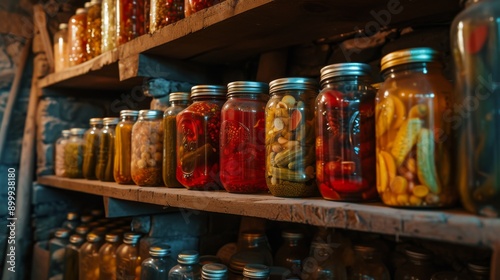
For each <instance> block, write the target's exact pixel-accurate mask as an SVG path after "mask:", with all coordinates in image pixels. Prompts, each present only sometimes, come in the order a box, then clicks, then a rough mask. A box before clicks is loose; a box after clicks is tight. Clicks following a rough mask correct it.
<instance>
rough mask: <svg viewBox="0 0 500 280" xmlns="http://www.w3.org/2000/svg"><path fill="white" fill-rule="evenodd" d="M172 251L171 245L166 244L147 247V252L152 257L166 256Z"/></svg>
mask: <svg viewBox="0 0 500 280" xmlns="http://www.w3.org/2000/svg"><path fill="white" fill-rule="evenodd" d="M171 252H172V250H171V247H170V246H169V245H166V244H162V245H155V246H151V247H149V254H150V255H151V256H152V257H166V256H169V255H170V253H171Z"/></svg>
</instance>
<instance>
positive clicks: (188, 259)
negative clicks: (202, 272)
mask: <svg viewBox="0 0 500 280" xmlns="http://www.w3.org/2000/svg"><path fill="white" fill-rule="evenodd" d="M198 259H199V254H198V252H197V251H194V250H185V251H181V252H180V253H179V255H178V256H177V262H178V263H180V264H196V263H198Z"/></svg>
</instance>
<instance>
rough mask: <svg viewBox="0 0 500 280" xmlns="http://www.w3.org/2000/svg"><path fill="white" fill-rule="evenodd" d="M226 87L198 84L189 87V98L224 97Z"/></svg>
mask: <svg viewBox="0 0 500 280" xmlns="http://www.w3.org/2000/svg"><path fill="white" fill-rule="evenodd" d="M226 92H227V89H226V87H225V86H218V85H198V86H194V87H192V88H191V98H193V99H194V98H198V97H202V96H211V97H226Z"/></svg>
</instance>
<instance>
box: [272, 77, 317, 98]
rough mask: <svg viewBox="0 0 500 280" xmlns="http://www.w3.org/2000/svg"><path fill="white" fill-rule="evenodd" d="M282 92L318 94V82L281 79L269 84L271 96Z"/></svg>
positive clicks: (313, 80)
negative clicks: (305, 91) (293, 91)
mask: <svg viewBox="0 0 500 280" xmlns="http://www.w3.org/2000/svg"><path fill="white" fill-rule="evenodd" d="M281 90H307V91H314V92H316V93H317V92H318V82H317V81H316V80H315V79H310V78H301V77H294V78H281V79H276V80H273V81H271V82H270V83H269V91H270V93H271V94H274V93H276V92H277V91H281Z"/></svg>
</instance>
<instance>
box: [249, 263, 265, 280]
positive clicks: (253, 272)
mask: <svg viewBox="0 0 500 280" xmlns="http://www.w3.org/2000/svg"><path fill="white" fill-rule="evenodd" d="M269 273H270V270H269V267H268V266H266V265H263V264H247V265H245V268H243V277H250V278H255V279H267V278H268V277H269Z"/></svg>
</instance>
